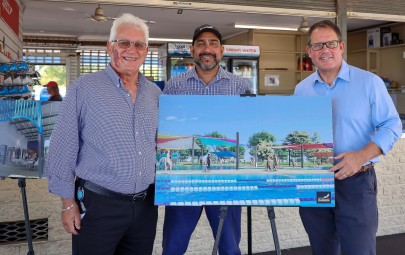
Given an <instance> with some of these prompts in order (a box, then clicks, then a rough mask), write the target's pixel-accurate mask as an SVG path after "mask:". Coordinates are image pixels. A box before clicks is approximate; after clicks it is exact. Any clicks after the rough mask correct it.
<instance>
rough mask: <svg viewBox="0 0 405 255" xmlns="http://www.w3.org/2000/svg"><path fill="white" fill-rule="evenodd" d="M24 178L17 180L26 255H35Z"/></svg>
mask: <svg viewBox="0 0 405 255" xmlns="http://www.w3.org/2000/svg"><path fill="white" fill-rule="evenodd" d="M25 186H26V184H25V178H18V187H20V189H21V196H22V202H23V207H24V220H25V231H26V233H27V241H28V253H27V255H35V252H34V248H33V246H32V232H31V225H30V220H29V218H30V217H29V215H28V204H27V193H26V192H25Z"/></svg>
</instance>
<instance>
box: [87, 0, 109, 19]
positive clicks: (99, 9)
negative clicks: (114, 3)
mask: <svg viewBox="0 0 405 255" xmlns="http://www.w3.org/2000/svg"><path fill="white" fill-rule="evenodd" d="M89 18H90V19H91V20H93V21H96V22H104V21H107V20H115V18H112V17H108V16H105V15H104V10H103V8H102V7H101V5H100V4H99V5H98V6H97V8H96V10H95V11H94V14H92V15H89Z"/></svg>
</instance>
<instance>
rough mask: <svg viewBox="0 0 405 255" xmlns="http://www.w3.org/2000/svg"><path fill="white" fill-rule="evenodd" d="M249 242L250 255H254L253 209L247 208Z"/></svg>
mask: <svg viewBox="0 0 405 255" xmlns="http://www.w3.org/2000/svg"><path fill="white" fill-rule="evenodd" d="M247 241H248V255H252V207H251V206H247Z"/></svg>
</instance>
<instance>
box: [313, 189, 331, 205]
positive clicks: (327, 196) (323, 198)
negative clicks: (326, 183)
mask: <svg viewBox="0 0 405 255" xmlns="http://www.w3.org/2000/svg"><path fill="white" fill-rule="evenodd" d="M331 200H332V199H331V193H330V192H321V191H319V192H316V202H317V203H318V204H330V203H331Z"/></svg>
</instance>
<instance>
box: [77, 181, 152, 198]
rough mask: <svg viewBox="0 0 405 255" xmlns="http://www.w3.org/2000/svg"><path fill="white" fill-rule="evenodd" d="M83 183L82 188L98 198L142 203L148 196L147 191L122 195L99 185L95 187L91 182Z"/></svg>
mask: <svg viewBox="0 0 405 255" xmlns="http://www.w3.org/2000/svg"><path fill="white" fill-rule="evenodd" d="M83 181H84V184H83V188H85V189H87V190H90V191H92V192H94V193H96V194H98V195H100V196H104V197H108V198H113V199H119V200H124V201H129V202H131V203H136V202H141V201H144V200H145V198H146V195H147V194H148V189H146V190H143V191H141V192H138V193H135V194H122V193H118V192H115V191H112V190H109V189H106V188H104V187H101V186H100V185H97V184H95V183H93V182H91V181H87V180H83Z"/></svg>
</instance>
